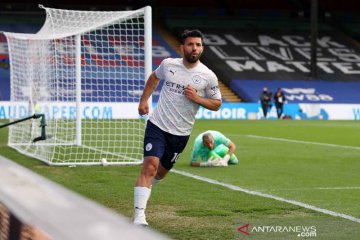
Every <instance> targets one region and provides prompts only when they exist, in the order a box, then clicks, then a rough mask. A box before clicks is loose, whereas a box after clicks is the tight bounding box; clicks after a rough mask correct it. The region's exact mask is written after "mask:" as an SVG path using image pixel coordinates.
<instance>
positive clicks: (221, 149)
mask: <svg viewBox="0 0 360 240" xmlns="http://www.w3.org/2000/svg"><path fill="white" fill-rule="evenodd" d="M213 151H215V152H216V154H218V155H219V156H220V157H224V156H225V155H226V154H227V153H228V152H229V148H228V147H227V146H225V145H224V144H220V145H219V146H217V147H216V148H215V149H214V150H213Z"/></svg>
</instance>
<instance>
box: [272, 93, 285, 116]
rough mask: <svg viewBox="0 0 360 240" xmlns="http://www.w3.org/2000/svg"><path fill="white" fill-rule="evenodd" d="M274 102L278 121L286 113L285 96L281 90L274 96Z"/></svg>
mask: <svg viewBox="0 0 360 240" xmlns="http://www.w3.org/2000/svg"><path fill="white" fill-rule="evenodd" d="M274 102H275V107H276V114H277V117H278V119H280V118H281V116H282V115H283V112H284V103H285V95H284V92H283V91H282V89H281V88H278V89H277V91H276V93H275V95H274Z"/></svg>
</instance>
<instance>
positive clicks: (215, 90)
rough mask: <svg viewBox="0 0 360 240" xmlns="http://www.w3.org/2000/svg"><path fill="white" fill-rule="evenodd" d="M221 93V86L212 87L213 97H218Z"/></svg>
mask: <svg viewBox="0 0 360 240" xmlns="http://www.w3.org/2000/svg"><path fill="white" fill-rule="evenodd" d="M218 92H219V86H213V87H211V96H214V95H216V94H217V93H218Z"/></svg>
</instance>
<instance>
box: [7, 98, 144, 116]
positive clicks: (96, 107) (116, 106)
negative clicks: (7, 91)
mask: <svg viewBox="0 0 360 240" xmlns="http://www.w3.org/2000/svg"><path fill="white" fill-rule="evenodd" d="M39 105H40V111H39V113H43V114H45V116H46V118H47V119H75V118H76V106H75V103H71V102H59V103H49V102H46V103H45V102H39ZM137 106H138V103H109V102H107V103H89V102H87V103H82V106H81V111H80V112H81V118H82V119H138V118H139V113H138V111H137ZM32 114H33V112H32V110H30V111H29V104H28V103H26V102H21V103H20V102H17V103H13V104H11V103H10V102H1V101H0V119H20V118H25V117H28V116H30V115H32Z"/></svg>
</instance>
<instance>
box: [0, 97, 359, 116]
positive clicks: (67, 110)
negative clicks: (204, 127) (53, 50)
mask: <svg viewBox="0 0 360 240" xmlns="http://www.w3.org/2000/svg"><path fill="white" fill-rule="evenodd" d="M137 106H138V104H137V103H116V104H115V103H84V104H83V105H82V109H81V111H80V113H82V119H121V118H124V116H126V118H129V119H138V118H139V114H138V113H137ZM153 107H155V105H154V106H153ZM269 110H270V111H269V113H268V118H269V119H276V118H277V115H276V110H275V107H274V106H272V107H271V108H270V109H269ZM39 111H40V112H41V113H44V114H45V116H46V119H52V118H57V119H72V118H74V117H75V112H76V106H75V103H74V104H71V103H61V102H59V103H56V104H51V105H46V104H44V105H42V106H40V109H39ZM123 112H125V113H126V114H123ZM120 113H121V114H120ZM29 115H31V111H30V109H29V108H28V104H26V103H17V105H11V103H10V102H6V101H0V119H20V118H24V117H27V116H29ZM284 115H287V116H289V118H291V119H297V120H300V119H319V120H360V104H332V103H328V104H327V103H286V104H285V105H284ZM196 118H197V119H223V120H240V119H241V120H258V119H262V118H263V114H262V110H261V106H260V104H259V103H223V104H222V106H221V109H220V110H219V111H216V112H214V111H210V110H207V109H204V108H200V109H199V111H198V113H197V115H196Z"/></svg>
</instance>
